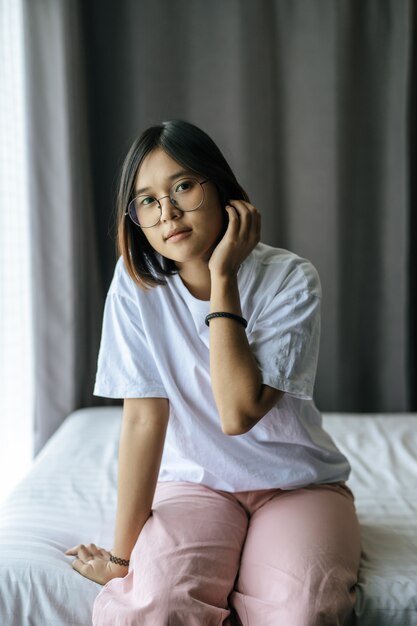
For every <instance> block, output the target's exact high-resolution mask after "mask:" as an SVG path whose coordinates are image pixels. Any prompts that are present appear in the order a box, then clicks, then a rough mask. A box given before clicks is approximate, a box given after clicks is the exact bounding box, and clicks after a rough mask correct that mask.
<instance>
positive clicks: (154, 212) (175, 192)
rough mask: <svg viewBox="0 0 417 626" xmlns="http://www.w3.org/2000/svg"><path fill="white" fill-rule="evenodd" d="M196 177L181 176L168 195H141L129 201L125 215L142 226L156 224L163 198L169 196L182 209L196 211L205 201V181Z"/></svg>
mask: <svg viewBox="0 0 417 626" xmlns="http://www.w3.org/2000/svg"><path fill="white" fill-rule="evenodd" d="M207 182H208V179H207V180H202V181H199V180H197V179H196V178H181V180H177V181H176V182H175V183H174V184H173V185H172V187H171V189H170V190H169V194H168V196H162V197H161V198H154V196H146V195H140V196H136V197H135V198H133V200H131V201H130V202H129V205H128V207H127V211H126V212H125V215H129V217H130V219H131V220H132V221H133V222H134V223H135V224H136V225H137V226H140V227H141V228H151V227H152V226H156V225H157V224H158V222H159V220H160V219H161V215H162V206H161V200H163V198H168V197H169V199H170V201H171V204H173V205H174V207H175V208H177V209H179V210H180V211H186V212H187V211H196V210H197V209H198V208H199V207H200V206H201V205H202V204H203V202H204V187H203V185H204V183H207Z"/></svg>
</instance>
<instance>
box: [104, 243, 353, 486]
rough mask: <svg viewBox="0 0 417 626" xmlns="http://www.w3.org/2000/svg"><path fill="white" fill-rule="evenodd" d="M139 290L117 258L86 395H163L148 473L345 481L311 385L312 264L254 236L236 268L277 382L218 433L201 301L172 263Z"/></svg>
mask: <svg viewBox="0 0 417 626" xmlns="http://www.w3.org/2000/svg"><path fill="white" fill-rule="evenodd" d="M167 281H168V284H167V285H161V286H157V287H153V288H150V289H149V290H148V291H144V290H142V289H141V288H140V287H138V286H137V285H136V283H135V282H134V281H133V280H132V279H131V278H130V276H129V275H128V273H127V271H126V268H125V266H124V262H123V259H122V257H120V259H119V260H118V262H117V265H116V269H115V274H114V278H113V281H112V283H111V286H110V289H109V292H108V295H107V300H106V305H105V310H104V319H103V331H102V339H101V346H100V352H99V358H98V371H97V378H96V384H95V388H94V394H95V395H98V396H104V397H109V398H148V397H163V398H168V399H169V406H170V415H169V424H168V430H167V437H166V441H165V447H164V452H163V457H162V463H161V469H160V474H159V480H161V481H168V480H176V481H191V482H195V483H202V484H204V485H207V486H208V487H212V488H214V489H221V490H224V491H232V492H233V491H248V490H255V489H268V488H274V487H275V488H282V489H293V488H296V487H299V486H304V485H307V484H311V483H324V482H335V481H339V480H346V479H347V477H348V475H349V471H350V467H349V464H348V461H347V460H346V458H345V457H344V456H343V455H342V454H341V452H340V451H339V450H338V449H337V447H336V446H335V444H334V443H333V441H332V440H331V438H330V436H329V435H328V434H327V433H326V432H325V431H324V430H323V429H322V425H321V421H322V420H321V415H320V412H319V411H318V410H317V408H316V406H315V404H314V401H313V399H312V396H313V386H314V378H315V373H316V365H317V356H318V349H319V338H320V298H321V288H320V280H319V277H318V274H317V272H316V270H315V269H314V267H313V265H312V264H311V263H310V262H309V261H307V260H305V259H302V258H300V257H299V256H297V255H295V254H293V253H291V252H288V251H287V250H283V249H277V248H272V247H270V246H267V245H265V244H262V243H259V244H258V245H257V246H256V248H255V249H254V250H253V251H252V252H251V254H250V255H249V256H248V257H247V258H246V259H245V261H244V262H243V264H242V265H241V267H240V268H239V271H238V285H239V293H240V298H241V306H242V314H243V316H244V317H245V318H246V319H247V321H248V326H247V329H246V332H247V336H248V340H249V344H250V346H251V349H252V351H253V353H254V355H255V358H256V360H257V363H258V366H259V369H260V371H261V373H262V380H263V383H265V384H267V385H269V386H271V387H274V388H276V389H281V390H283V391H285V392H286V393H285V394H284V396H283V397H282V398H281V400H280V402H279V403H278V405H277V406H275V407H274V408H272V409H271V410H270V411H269V412H268V413H267V414H266V415H265V416H264V417H263V418H262V419H261V420H260V421H259V422H258V423H257V424H256V426H254V427H253V428H252V429H251V430H250V431H249V432H248V433H245V434H243V435H237V436H233V437H231V436H229V435H225V434H224V433H223V431H222V429H221V426H220V417H219V414H218V411H217V408H216V404H215V401H214V396H213V393H212V389H211V382H210V363H209V328H208V327H207V326H206V324H205V321H204V319H205V316H206V315H207V314H208V313H209V307H210V303H209V302H208V301H202V300H198V299H196V298H195V297H194V296H192V295H191V293H190V292H189V291H188V289H187V288H186V287H185V285H184V283H183V282H182V280H181V278H180V276H179V275H178V274H176V275H173V276H169V277H167Z"/></svg>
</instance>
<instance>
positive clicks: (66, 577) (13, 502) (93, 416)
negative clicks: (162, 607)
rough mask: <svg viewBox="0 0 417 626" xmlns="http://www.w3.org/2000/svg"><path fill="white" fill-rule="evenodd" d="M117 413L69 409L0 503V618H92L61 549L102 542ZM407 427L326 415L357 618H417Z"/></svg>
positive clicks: (392, 624) (413, 432)
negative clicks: (348, 504)
mask: <svg viewBox="0 0 417 626" xmlns="http://www.w3.org/2000/svg"><path fill="white" fill-rule="evenodd" d="M120 417H121V410H120V409H118V408H104V409H103V408H100V409H97V408H95V409H84V410H82V411H78V412H76V413H74V414H73V415H72V416H70V417H69V418H68V419H67V420H66V421H65V422H64V424H63V425H62V427H61V428H60V429H59V431H58V432H57V433H56V434H55V435H54V437H53V438H52V439H51V440H50V441H49V442H48V444H47V446H46V447H45V448H44V449H43V451H42V452H41V454H40V455H39V456H38V458H37V459H36V461H35V463H34V466H33V468H32V470H31V472H30V474H29V475H28V476H27V478H26V479H25V480H24V481H23V482H22V483H21V484H20V485H19V486H18V488H17V489H16V490H15V492H14V493H13V494H12V496H11V497H10V498H9V500H8V501H7V503H6V504H5V505H4V507H3V509H2V511H1V516H0V626H52V625H53V626H58V625H59V626H89V625H90V624H91V608H92V604H93V600H94V598H95V596H96V594H97V592H98V590H99V589H100V586H99V585H97V584H95V583H93V582H91V581H89V580H87V579H86V578H83V577H81V576H80V575H79V574H77V573H76V572H74V571H73V570H72V568H71V567H70V562H71V558H69V557H66V556H65V555H64V553H63V552H64V550H65V549H66V548H67V547H69V546H71V545H74V544H76V543H79V542H80V541H83V542H90V541H93V542H94V543H97V544H98V545H103V546H106V547H110V546H111V542H112V539H113V528H114V517H115V507H116V462H117V445H118V434H119V428H120ZM416 426H417V415H405V414H399V415H378V416H369V415H353V416H352V415H341V414H339V415H336V414H332V415H330V414H328V415H325V427H326V429H327V430H328V431H329V432H330V433H331V434H332V435H333V437H334V438H335V440H336V442H337V443H338V445H339V446H340V447H341V449H342V450H343V451H344V452H345V454H346V455H347V456H348V458H349V459H350V461H351V464H352V467H353V473H352V478H351V480H350V481H349V484H350V486H351V488H352V490H353V491H354V493H355V496H356V504H357V509H358V512H359V517H360V521H361V524H362V529H363V559H362V564H361V572H360V580H359V585H358V598H357V605H356V614H357V621H356V623H357V624H358V625H360V626H385V625H389V626H412V625H416V626H417V497H416V496H417V428H416ZM185 626H186V625H185ZM257 626H262V625H257ZM288 626H291V625H288Z"/></svg>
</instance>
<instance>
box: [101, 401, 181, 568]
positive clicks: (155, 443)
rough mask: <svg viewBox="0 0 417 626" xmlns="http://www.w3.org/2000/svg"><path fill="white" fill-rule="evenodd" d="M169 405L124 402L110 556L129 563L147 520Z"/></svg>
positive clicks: (159, 402) (153, 402) (160, 456)
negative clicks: (113, 533) (115, 507)
mask: <svg viewBox="0 0 417 626" xmlns="http://www.w3.org/2000/svg"><path fill="white" fill-rule="evenodd" d="M168 413H169V405H168V400H167V399H166V398H132V399H128V400H125V401H124V408H123V422H122V429H121V433H120V444H119V479H118V498H117V515H116V529H115V536H114V543H113V552H114V554H115V555H116V556H118V557H120V558H122V559H129V558H130V554H131V552H132V550H133V547H134V545H135V543H136V540H137V538H138V536H139V533H140V531H141V530H142V528H143V525H144V524H145V522H146V520H147V519H148V517H149V515H150V513H151V508H152V501H153V497H154V493H155V487H156V482H157V479H158V473H159V467H160V465H161V458H162V452H163V448H164V442H165V434H166V429H167V425H168Z"/></svg>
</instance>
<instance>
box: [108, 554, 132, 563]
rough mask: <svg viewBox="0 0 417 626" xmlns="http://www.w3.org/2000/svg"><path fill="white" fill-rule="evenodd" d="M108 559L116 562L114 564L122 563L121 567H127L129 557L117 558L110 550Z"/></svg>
mask: <svg viewBox="0 0 417 626" xmlns="http://www.w3.org/2000/svg"><path fill="white" fill-rule="evenodd" d="M110 561H111V562H112V563H116V565H123V567H129V563H130V559H119V557H118V556H113V555H112V553H111V552H110Z"/></svg>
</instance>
